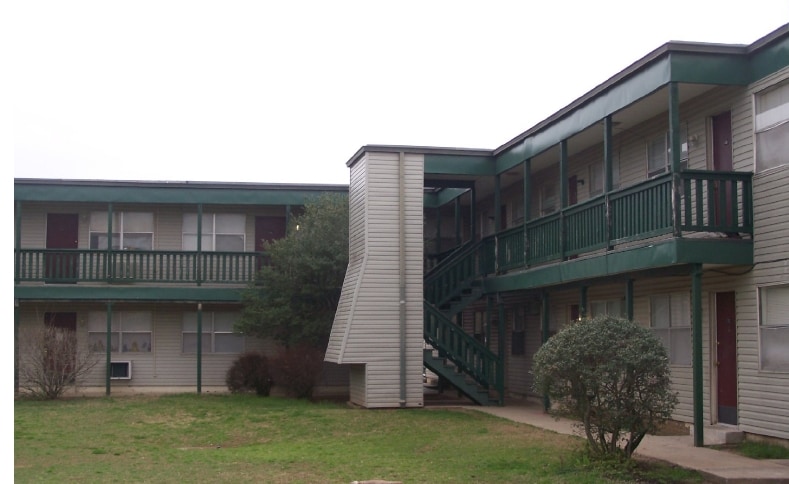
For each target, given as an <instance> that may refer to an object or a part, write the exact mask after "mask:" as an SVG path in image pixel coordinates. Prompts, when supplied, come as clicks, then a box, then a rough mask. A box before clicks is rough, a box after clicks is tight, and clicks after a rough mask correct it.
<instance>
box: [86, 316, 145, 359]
mask: <svg viewBox="0 0 789 484" xmlns="http://www.w3.org/2000/svg"><path fill="white" fill-rule="evenodd" d="M152 320H153V317H152V315H151V313H150V311H119V312H114V313H112V327H111V331H110V341H111V343H110V347H111V351H112V352H113V353H118V352H120V353H150V351H151V345H152V341H153V337H152V335H153V331H152V328H153V323H152ZM88 344H89V345H90V349H91V350H92V351H96V352H100V353H104V352H106V351H107V312H106V311H91V312H90V313H88Z"/></svg>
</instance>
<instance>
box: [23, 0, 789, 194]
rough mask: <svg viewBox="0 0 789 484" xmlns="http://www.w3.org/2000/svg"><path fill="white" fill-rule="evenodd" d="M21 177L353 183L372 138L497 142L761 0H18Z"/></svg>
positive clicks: (777, 6) (730, 23)
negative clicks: (354, 159) (352, 165)
mask: <svg viewBox="0 0 789 484" xmlns="http://www.w3.org/2000/svg"><path fill="white" fill-rule="evenodd" d="M13 3H14V5H12V6H11V7H10V10H11V16H10V19H11V21H10V22H9V23H10V24H11V25H10V27H11V28H12V32H11V35H10V37H11V41H12V49H11V50H12V57H13V58H12V69H10V71H8V74H10V75H11V76H12V83H13V84H12V87H13V90H12V93H13V98H12V103H13V107H14V115H13V121H12V123H13V129H14V137H13V140H14V141H13V157H14V177H20V178H70V179H74V178H76V179H112V180H170V181H183V180H189V181H238V182H264V183H342V184H346V183H348V177H349V173H348V169H347V168H346V166H345V162H346V161H347V160H348V159H349V158H350V157H351V156H352V155H353V154H354V153H355V152H356V150H358V149H359V148H360V147H361V146H363V145H365V144H405V145H429V146H452V147H463V148H496V147H498V146H500V145H501V144H503V143H505V142H507V141H508V140H510V139H511V138H513V137H514V136H516V135H518V134H519V133H521V132H523V131H525V130H527V129H528V128H530V127H531V126H533V125H534V124H536V123H537V122H539V121H541V120H543V119H545V118H546V117H548V116H550V115H551V114H553V113H554V112H556V111H558V110H559V109H561V108H562V107H564V106H565V105H567V104H569V103H570V102H572V101H573V100H574V99H576V98H577V97H579V96H581V95H583V94H584V93H586V92H587V91H589V90H590V89H592V88H593V87H595V86H596V85H598V84H600V83H601V82H603V81H605V80H606V79H608V78H609V77H611V76H613V75H614V74H616V73H617V72H619V71H620V70H622V69H623V68H625V67H627V66H628V65H630V64H631V63H633V62H635V61H636V60H638V59H639V58H641V57H643V56H644V55H646V54H647V53H649V52H650V51H652V50H653V49H655V48H657V47H659V46H660V45H662V44H663V43H665V42H667V41H669V40H685V41H698V42H712V43H740V44H749V43H751V42H753V41H754V40H757V39H758V38H760V37H762V36H764V35H765V34H767V33H769V32H771V31H773V30H774V29H776V28H777V27H779V26H781V25H782V24H784V23H786V22H788V21H789V0H781V1H778V0H759V1H751V2H749V1H738V2H732V1H723V0H714V1H692V0H683V1H674V0H661V1H660V2H657V3H654V2H653V3H645V2H638V1H633V0H631V1H621V2H613V1H594V2H593V1H577V2H567V1H565V2H562V1H557V0H554V1H545V2H539V3H538V2H528V1H521V2H511V3H509V2H496V1H475V2H463V1H451V2H449V1H447V2H430V1H428V0H422V1H417V2H410V1H405V0H398V1H392V2H381V1H372V0H370V1H359V2H350V1H344V0H332V1H310V2H303V1H293V0H290V1H278V2H267V1H256V2H236V1H221V2H220V1H216V2H197V1H190V2H169V1H165V0H158V1H151V2H148V1H135V2H119V1H107V0H102V1H98V2H83V1H75V0H69V1H59V2H51V3H42V2H37V1H25V2H22V1H16V2H13Z"/></svg>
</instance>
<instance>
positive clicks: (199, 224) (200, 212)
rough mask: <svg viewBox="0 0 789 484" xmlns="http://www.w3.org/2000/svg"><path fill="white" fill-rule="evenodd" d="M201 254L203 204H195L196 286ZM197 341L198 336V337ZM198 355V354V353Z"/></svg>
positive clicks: (200, 279)
mask: <svg viewBox="0 0 789 484" xmlns="http://www.w3.org/2000/svg"><path fill="white" fill-rule="evenodd" d="M202 252H203V204H202V203H198V204H197V256H196V257H195V261H194V275H195V279H196V280H197V285H198V286H199V285H201V283H202V277H201V275H202V260H201V258H202ZM198 339H199V336H198ZM198 354H199V353H198Z"/></svg>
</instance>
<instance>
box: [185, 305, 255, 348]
mask: <svg viewBox="0 0 789 484" xmlns="http://www.w3.org/2000/svg"><path fill="white" fill-rule="evenodd" d="M238 317H239V316H238V313H234V312H210V311H204V312H203V320H202V325H203V341H202V347H203V353H241V352H242V351H243V350H244V336H243V335H241V334H239V333H235V332H233V325H234V324H235V322H236V320H237V319H238ZM182 349H183V352H184V353H197V313H196V312H190V313H184V315H183V339H182Z"/></svg>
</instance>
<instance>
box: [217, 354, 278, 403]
mask: <svg viewBox="0 0 789 484" xmlns="http://www.w3.org/2000/svg"><path fill="white" fill-rule="evenodd" d="M225 383H226V384H227V388H228V390H230V392H231V393H246V392H252V391H254V392H255V393H256V394H257V395H258V396H261V397H267V396H268V395H269V393H270V392H271V376H270V374H269V368H268V360H267V359H266V357H265V356H263V355H261V354H260V353H256V352H248V353H244V354H242V355H240V356H239V357H238V358H237V359H236V361H234V362H233V364H232V365H231V366H230V368H229V369H228V370H227V375H226V376H225Z"/></svg>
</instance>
